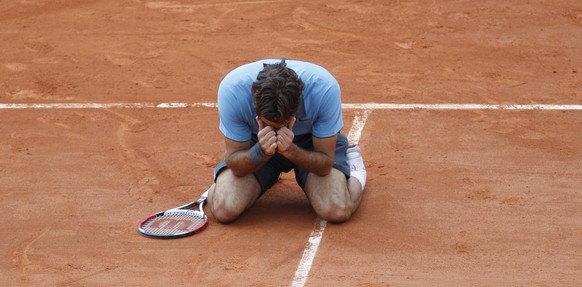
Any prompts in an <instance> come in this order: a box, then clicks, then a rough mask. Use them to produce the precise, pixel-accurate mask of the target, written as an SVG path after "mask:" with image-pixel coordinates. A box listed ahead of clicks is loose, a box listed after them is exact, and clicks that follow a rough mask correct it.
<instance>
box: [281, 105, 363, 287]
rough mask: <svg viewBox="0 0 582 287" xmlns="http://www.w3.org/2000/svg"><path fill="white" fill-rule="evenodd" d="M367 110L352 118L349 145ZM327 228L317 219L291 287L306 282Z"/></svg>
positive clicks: (300, 286)
mask: <svg viewBox="0 0 582 287" xmlns="http://www.w3.org/2000/svg"><path fill="white" fill-rule="evenodd" d="M370 112H371V111H369V110H363V111H359V112H358V113H357V114H356V116H355V117H354V122H353V123H352V128H351V129H350V133H349V134H348V142H350V143H351V144H357V143H358V141H359V140H360V135H361V134H362V130H363V129H364V125H366V120H367V119H368V116H369V115H370ZM326 226H327V221H325V220H323V219H321V218H318V219H317V221H316V225H315V227H314V229H313V231H312V232H311V235H310V236H309V240H308V241H307V245H306V246H305V249H304V250H303V256H302V257H301V261H299V265H298V266H297V271H295V276H294V277H293V282H291V286H292V287H303V286H304V285H305V282H307V277H308V276H309V271H311V266H312V265H313V259H315V254H316V253H317V249H318V248H319V243H320V242H321V238H322V237H323V232H324V231H325V227H326Z"/></svg>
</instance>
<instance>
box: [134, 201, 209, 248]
mask: <svg viewBox="0 0 582 287" xmlns="http://www.w3.org/2000/svg"><path fill="white" fill-rule="evenodd" d="M206 198H208V190H207V191H205V192H204V193H203V194H202V195H201V196H200V198H199V199H198V200H196V201H192V202H190V203H188V204H185V205H182V206H178V207H176V208H172V209H168V210H165V211H160V212H158V213H156V214H152V215H150V216H148V217H146V218H145V219H144V220H142V221H141V222H140V223H139V224H138V227H137V231H138V232H139V233H140V234H142V235H143V236H146V237H150V238H159V239H173V238H182V237H186V236H190V235H194V234H197V233H200V232H201V231H202V230H204V228H206V226H207V225H208V217H207V216H206V214H204V210H203V209H202V207H203V206H204V203H205V202H206ZM197 206H198V207H199V208H198V210H194V208H196V207H197Z"/></svg>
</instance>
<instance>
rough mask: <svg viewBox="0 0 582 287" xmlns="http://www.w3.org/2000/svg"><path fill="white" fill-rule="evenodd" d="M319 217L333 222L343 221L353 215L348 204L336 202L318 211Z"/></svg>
mask: <svg viewBox="0 0 582 287" xmlns="http://www.w3.org/2000/svg"><path fill="white" fill-rule="evenodd" d="M318 215H319V217H321V218H323V219H325V220H326V221H328V222H331V223H342V222H346V221H348V220H349V219H350V218H351V217H352V212H351V211H350V209H349V208H348V207H347V206H346V205H340V204H334V205H330V206H328V207H327V208H325V209H324V210H321V211H320V212H318Z"/></svg>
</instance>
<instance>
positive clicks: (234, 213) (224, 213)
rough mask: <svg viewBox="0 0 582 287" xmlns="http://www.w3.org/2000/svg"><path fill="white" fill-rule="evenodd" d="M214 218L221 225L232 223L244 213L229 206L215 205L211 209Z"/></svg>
mask: <svg viewBox="0 0 582 287" xmlns="http://www.w3.org/2000/svg"><path fill="white" fill-rule="evenodd" d="M211 211H212V216H213V217H214V219H216V220H217V221H218V222H220V223H225V224H226V223H231V222H233V221H235V220H236V219H237V218H238V217H239V216H240V214H241V213H242V212H241V211H239V210H236V209H235V208H233V206H229V205H228V204H213V206H212V207H211Z"/></svg>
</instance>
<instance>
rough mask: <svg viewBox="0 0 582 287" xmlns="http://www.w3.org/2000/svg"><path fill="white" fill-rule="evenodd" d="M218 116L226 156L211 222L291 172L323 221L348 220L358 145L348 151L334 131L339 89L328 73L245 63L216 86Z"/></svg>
mask: <svg viewBox="0 0 582 287" xmlns="http://www.w3.org/2000/svg"><path fill="white" fill-rule="evenodd" d="M218 112H219V116H220V126H219V128H220V131H221V132H222V134H223V135H224V138H225V142H226V150H225V158H224V160H223V161H222V162H221V163H219V164H218V165H217V166H216V167H215V169H214V182H215V184H214V185H213V186H212V187H211V188H210V192H209V198H208V199H209V201H208V202H209V207H210V210H211V212H212V214H213V216H214V218H216V219H217V220H218V221H220V222H222V223H229V222H232V221H234V220H236V219H237V218H238V217H239V216H240V215H241V214H242V213H243V212H244V211H245V210H247V209H248V208H250V207H251V206H252V205H253V203H254V202H255V201H256V200H257V199H258V198H259V197H260V196H261V195H263V194H264V193H265V192H266V191H267V190H268V189H269V188H270V187H272V186H273V185H274V184H275V183H276V182H277V181H278V180H279V176H280V175H281V173H282V172H289V171H291V170H294V171H295V177H296V180H297V183H298V184H299V186H301V188H302V189H303V191H304V192H305V194H306V195H307V198H308V199H309V202H310V203H311V206H312V207H313V209H314V210H315V212H316V213H317V214H318V215H319V216H320V217H321V218H323V219H325V220H327V221H329V222H336V223H339V222H344V221H346V220H348V219H350V217H351V216H352V214H353V213H354V212H355V211H356V209H357V208H358V206H359V205H360V201H361V199H362V193H363V190H364V186H365V184H366V169H365V167H364V162H363V159H362V156H361V153H360V148H359V146H358V145H354V146H348V140H347V138H346V136H345V135H343V134H341V132H340V131H341V129H342V128H343V120H342V108H341V95H340V87H339V84H338V82H337V80H336V79H335V78H334V77H333V76H332V75H331V74H330V73H329V72H328V71H327V70H326V69H324V68H322V67H320V66H318V65H315V64H312V63H308V62H302V61H292V60H288V61H286V60H285V58H283V59H276V60H273V59H271V60H261V61H257V62H253V63H249V64H245V65H243V66H240V67H238V68H236V69H234V70H233V71H231V72H230V73H229V74H228V75H226V77H225V78H224V79H223V80H222V82H221V84H220V86H219V89H218Z"/></svg>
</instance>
